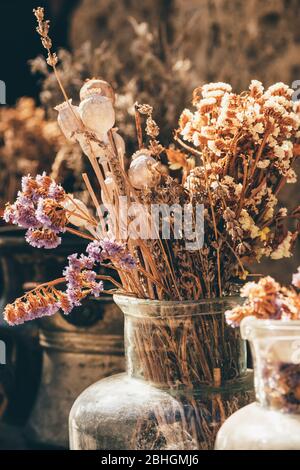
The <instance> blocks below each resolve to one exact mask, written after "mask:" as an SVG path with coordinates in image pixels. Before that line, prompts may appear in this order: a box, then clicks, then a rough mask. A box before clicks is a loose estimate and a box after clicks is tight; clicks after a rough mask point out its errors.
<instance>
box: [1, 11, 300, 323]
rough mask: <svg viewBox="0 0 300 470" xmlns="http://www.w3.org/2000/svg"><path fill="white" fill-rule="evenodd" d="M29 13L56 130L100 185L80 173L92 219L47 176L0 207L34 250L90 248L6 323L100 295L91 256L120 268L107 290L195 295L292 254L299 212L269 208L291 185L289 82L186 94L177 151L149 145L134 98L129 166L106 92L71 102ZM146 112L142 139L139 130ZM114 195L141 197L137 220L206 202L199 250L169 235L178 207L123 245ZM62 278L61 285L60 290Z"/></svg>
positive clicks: (97, 84)
mask: <svg viewBox="0 0 300 470" xmlns="http://www.w3.org/2000/svg"><path fill="white" fill-rule="evenodd" d="M35 15H36V17H37V20H38V28H37V31H38V33H39V34H40V36H41V39H42V43H43V46H44V47H45V48H46V50H47V51H48V59H47V63H48V64H49V65H50V66H51V67H52V68H53V70H54V73H55V74H56V76H57V80H58V83H59V86H60V88H61V90H62V93H63V95H64V99H65V101H64V102H63V103H62V104H61V105H59V106H57V111H58V122H59V125H60V127H61V129H62V131H63V133H64V134H65V136H66V137H67V138H68V139H69V140H73V141H77V142H79V143H80V145H81V147H82V149H83V150H84V152H85V154H86V155H87V157H88V159H89V161H90V163H91V166H92V168H93V170H94V172H95V175H96V177H97V180H98V182H99V188H94V187H92V185H91V183H90V181H89V178H88V177H87V175H86V174H83V179H84V182H85V184H86V186H87V189H88V191H89V193H90V196H91V199H92V201H93V203H94V205H95V208H96V213H97V217H95V216H94V215H91V214H90V212H89V211H88V209H87V208H86V207H85V205H84V204H83V203H82V202H81V201H79V200H76V199H75V198H74V197H73V196H72V195H70V194H66V193H65V192H64V190H63V188H62V187H61V186H60V185H59V184H57V183H56V182H54V181H53V180H51V179H50V178H49V177H48V176H46V175H44V174H43V175H41V176H37V177H36V178H32V177H30V176H27V177H24V178H23V181H22V191H21V192H20V193H19V195H18V198H17V200H16V202H15V203H14V204H12V205H8V206H7V208H6V211H5V216H4V217H5V220H6V221H7V222H11V223H15V224H18V225H20V226H22V227H24V228H27V229H28V231H27V235H26V239H27V241H28V242H29V243H31V244H32V245H33V246H36V247H39V248H55V247H56V246H57V245H58V244H59V243H60V242H61V237H60V236H59V235H60V233H63V232H65V231H71V232H73V233H76V234H77V235H78V236H81V237H84V238H86V239H88V240H90V242H91V243H90V245H89V246H88V248H87V254H86V255H82V256H81V257H78V256H76V255H74V256H73V257H72V258H70V260H69V266H68V267H67V268H66V272H65V275H64V277H63V278H61V279H59V280H55V281H53V282H51V283H49V284H45V285H43V286H42V287H41V288H37V289H36V290H35V291H33V292H30V293H28V294H26V296H25V297H23V298H22V299H18V300H17V301H16V303H15V304H13V305H12V306H8V307H7V309H6V311H5V316H6V318H7V320H8V321H9V322H11V323H18V322H23V321H25V320H27V319H29V318H33V317H35V316H36V315H38V316H39V315H40V314H41V315H43V314H47V313H49V312H50V311H51V312H50V313H51V314H52V313H53V312H54V311H56V310H58V309H59V308H61V307H62V308H63V309H64V311H65V313H68V312H69V311H70V310H71V309H72V307H74V306H76V305H79V304H80V302H81V300H82V299H83V298H84V297H86V296H87V295H89V294H91V293H92V294H93V293H94V294H96V295H98V294H99V293H100V291H101V289H103V285H102V283H101V282H98V281H101V280H100V278H99V276H97V274H96V272H95V271H93V267H94V266H95V265H96V264H97V263H99V264H101V265H103V264H104V265H106V266H108V267H111V268H114V269H115V270H116V271H117V272H118V275H119V278H120V283H117V285H116V287H117V288H118V289H120V290H121V291H122V292H125V293H127V294H130V295H134V296H137V297H141V298H149V299H159V300H162V299H164V300H170V299H172V300H191V299H192V300H197V299H202V298H211V297H219V296H222V295H224V294H226V293H230V291H231V290H232V286H233V284H234V282H235V280H236V279H238V278H242V279H245V278H246V277H247V274H248V272H247V270H246V268H245V267H244V266H245V265H248V264H249V263H250V262H253V261H257V260H259V259H260V258H261V257H262V256H269V257H271V258H273V259H279V258H281V257H284V256H290V255H291V251H292V247H293V244H294V242H295V240H296V237H297V235H298V232H299V210H295V211H294V212H293V213H292V214H289V215H288V214H287V213H286V210H285V209H284V208H281V209H279V210H277V209H276V206H277V196H278V193H279V191H280V189H281V188H282V187H283V185H284V184H285V183H291V182H295V180H296V175H295V173H294V171H293V169H292V163H293V161H294V159H295V158H296V157H297V155H298V151H299V145H298V144H297V139H298V137H299V122H300V120H299V115H298V114H297V113H296V111H297V109H296V108H297V107H296V105H294V104H293V102H292V101H291V94H292V90H291V89H289V88H288V86H286V85H284V84H282V83H278V84H276V85H273V86H271V87H270V88H269V89H268V90H266V91H264V89H263V86H262V85H261V83H259V82H256V81H253V82H252V83H251V85H250V88H249V91H248V92H244V93H242V94H241V95H236V94H234V93H232V91H231V87H230V85H228V84H224V83H215V84H208V85H204V86H203V87H201V88H199V89H197V90H195V93H194V100H193V103H194V105H195V107H196V111H195V112H194V113H192V112H190V111H188V110H185V111H184V112H183V113H182V115H181V117H180V121H179V129H178V130H177V131H176V133H175V141H176V142H177V143H178V144H179V145H180V147H181V148H180V149H178V148H175V147H173V146H170V148H167V149H165V148H164V147H163V146H162V145H161V144H160V143H159V141H158V140H157V138H158V135H159V128H158V126H157V124H156V123H155V121H154V120H153V117H152V108H151V107H150V106H148V105H136V127H137V134H138V143H139V150H138V151H137V152H136V153H135V154H134V155H133V156H132V161H131V164H130V168H129V170H128V171H126V170H125V167H124V154H125V145H124V141H123V139H122V137H121V136H120V135H119V134H118V133H117V130H116V129H114V128H113V126H114V124H115V113H114V107H113V105H114V99H115V95H114V92H113V90H112V88H111V87H110V85H109V84H108V83H106V82H104V81H102V80H97V79H93V80H90V81H87V82H86V83H85V84H84V85H83V87H82V89H81V92H80V99H81V102H80V105H79V106H74V105H72V103H71V102H70V100H69V99H68V97H67V95H66V93H65V90H64V88H63V85H62V83H61V80H60V77H59V74H58V73H57V70H56V64H57V56H56V54H55V53H53V52H52V49H51V48H52V42H51V39H50V38H49V35H48V33H49V22H48V21H45V20H44V11H43V9H42V8H38V9H37V10H35ZM200 95H201V96H200ZM143 117H145V118H146V134H147V142H145V141H144V140H145V139H144V136H143V133H142V126H141V120H142V118H143ZM163 153H166V154H167V156H168V160H169V163H170V168H171V170H174V169H176V170H181V174H180V176H179V177H177V178H173V177H172V176H170V175H169V174H168V172H167V171H166V168H165V167H164V166H163V165H162V164H161V162H160V157H161V155H162V154H163ZM100 191H101V196H102V201H103V203H104V205H105V206H106V207H108V206H109V207H110V211H111V218H112V219H114V223H107V220H106V219H105V217H104V210H103V206H102V207H101V205H100V200H99V197H98V195H99V192H100ZM120 197H126V198H127V203H128V204H129V206H131V205H134V204H135V203H142V204H143V207H144V210H145V213H144V214H143V215H144V216H145V217H146V218H147V217H148V213H147V211H148V208H149V211H150V207H151V205H152V204H167V205H169V206H172V207H173V205H174V204H177V205H179V206H181V207H183V206H184V205H189V207H190V206H191V207H192V225H193V224H194V222H195V209H194V206H195V205H197V204H203V206H204V221H205V231H204V243H203V246H202V247H201V248H199V249H197V250H195V249H193V250H189V249H186V244H185V240H184V238H183V237H182V238H180V237H178V236H175V235H176V234H175V233H174V227H175V219H176V211H175V210H173V211H171V212H170V214H168V222H169V224H170V236H169V238H164V237H163V236H162V233H161V230H162V223H160V225H159V226H158V228H157V233H156V235H157V237H154V238H151V239H145V238H143V237H139V233H138V229H137V228H136V229H133V231H132V230H131V235H132V236H131V237H130V236H127V238H126V239H125V240H124V239H123V238H122V233H120V232H122V224H123V223H124V220H121V219H120V211H119V207H118V205H119V200H120ZM129 212H130V211H129ZM132 213H133V212H132ZM130 218H131V219H132V215H129V216H128V219H129V220H131V219H130ZM288 219H289V220H295V221H296V226H295V227H294V230H292V229H289V230H288V228H287V226H286V224H285V221H286V220H288ZM127 222H128V220H126V221H125V223H127ZM134 230H135V231H134ZM193 233H194V232H193ZM109 237H112V238H111V239H110V240H108V238H109ZM75 278H76V279H75ZM104 280H105V279H104ZM65 282H66V283H67V290H66V292H62V291H60V290H58V289H57V286H58V285H59V284H63V283H65ZM114 283H115V284H116V281H114ZM44 304H45V305H47V308H45V307H44ZM33 306H34V307H33ZM32 307H33V308H32ZM39 309H40V310H39ZM12 312H14V313H12ZM38 312H39V313H38Z"/></svg>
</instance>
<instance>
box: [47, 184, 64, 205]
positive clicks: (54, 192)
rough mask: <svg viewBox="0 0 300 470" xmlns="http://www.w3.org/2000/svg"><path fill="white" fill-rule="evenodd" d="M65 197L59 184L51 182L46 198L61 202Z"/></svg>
mask: <svg viewBox="0 0 300 470" xmlns="http://www.w3.org/2000/svg"><path fill="white" fill-rule="evenodd" d="M65 196H66V193H65V190H64V189H63V187H62V186H61V185H60V184H57V183H56V182H55V181H53V182H52V183H51V184H50V186H49V191H48V197H49V198H51V199H54V200H55V201H57V202H60V201H62V200H63V199H64V198H65Z"/></svg>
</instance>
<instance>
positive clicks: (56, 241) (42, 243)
mask: <svg viewBox="0 0 300 470" xmlns="http://www.w3.org/2000/svg"><path fill="white" fill-rule="evenodd" d="M25 239H26V241H27V243H29V245H31V246H33V247H34V248H46V249H47V250H50V249H53V248H57V247H58V246H59V245H60V244H61V238H60V237H59V236H58V235H57V233H55V232H53V231H52V230H50V229H33V228H30V229H28V230H27V232H26V234H25Z"/></svg>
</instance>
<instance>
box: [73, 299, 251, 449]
mask: <svg viewBox="0 0 300 470" xmlns="http://www.w3.org/2000/svg"><path fill="white" fill-rule="evenodd" d="M114 300H115V302H116V303H117V304H118V305H119V307H120V308H121V309H122V310H123V312H124V314H125V351H126V360H127V373H126V374H119V375H115V376H113V377H110V378H108V379H104V380H101V381H99V382H97V383H96V384H94V385H92V386H91V387H89V388H88V389H87V390H85V391H84V392H83V393H82V394H81V395H80V396H79V398H78V399H77V400H76V402H75V403H74V405H73V408H72V410H71V414H70V444H71V448H72V449H109V450H113V449H172V450H173V449H180V450H186V449H211V448H213V445H214V440H215V436H216V433H217V430H218V429H219V427H220V425H221V424H222V422H223V421H224V420H225V419H226V418H227V417H228V416H229V415H230V414H231V413H233V412H234V411H236V410H237V409H239V408H240V407H242V406H244V405H245V404H248V403H249V402H250V401H252V400H253V394H252V377H251V374H249V373H248V372H247V368H246V347H245V342H244V340H242V339H241V337H240V333H239V331H237V330H234V329H232V328H230V327H228V326H227V325H226V323H225V318H224V311H225V310H227V309H229V308H232V307H233V306H234V305H236V302H237V301H239V299H236V298H233V297H228V298H223V299H214V300H205V301H196V302H192V301H188V302H161V301H151V300H140V299H135V298H132V297H126V296H121V295H116V296H115V297H114Z"/></svg>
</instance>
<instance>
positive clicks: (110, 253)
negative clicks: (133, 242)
mask: <svg viewBox="0 0 300 470" xmlns="http://www.w3.org/2000/svg"><path fill="white" fill-rule="evenodd" d="M99 244H100V246H101V248H102V254H103V256H104V257H105V258H108V259H111V260H113V259H114V258H118V257H120V256H122V254H123V253H124V251H125V250H126V247H125V244H124V243H119V242H117V241H115V240H110V239H109V238H104V239H103V240H101V241H100V242H99Z"/></svg>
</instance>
